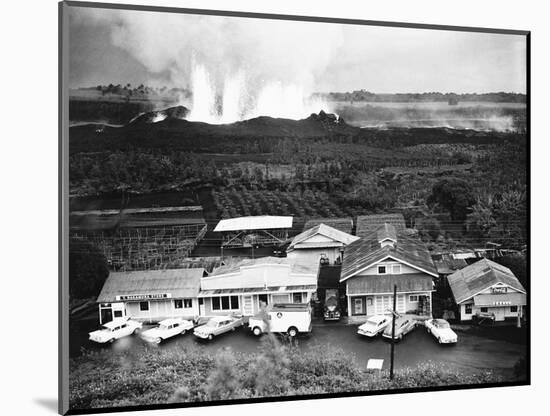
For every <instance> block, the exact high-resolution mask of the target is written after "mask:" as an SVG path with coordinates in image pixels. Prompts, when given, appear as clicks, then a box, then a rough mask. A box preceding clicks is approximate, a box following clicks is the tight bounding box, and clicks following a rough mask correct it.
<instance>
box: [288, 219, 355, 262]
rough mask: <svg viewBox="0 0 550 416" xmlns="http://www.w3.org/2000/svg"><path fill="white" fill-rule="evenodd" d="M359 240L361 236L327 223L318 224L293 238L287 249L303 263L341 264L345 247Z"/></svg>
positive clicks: (290, 257)
mask: <svg viewBox="0 0 550 416" xmlns="http://www.w3.org/2000/svg"><path fill="white" fill-rule="evenodd" d="M357 240H359V237H356V236H354V235H351V234H348V233H345V232H343V231H340V230H338V229H336V228H333V227H330V226H328V225H326V224H318V225H316V226H314V227H312V228H310V229H307V230H305V231H304V232H302V233H300V234H298V235H297V236H296V237H294V238H293V239H292V242H291V243H290V245H289V246H288V248H287V249H286V253H287V257H288V258H289V259H293V260H294V261H296V262H301V263H319V261H320V260H321V259H326V261H327V264H340V263H341V262H342V258H343V254H344V248H345V247H346V246H347V245H349V244H351V243H353V242H354V241H357Z"/></svg>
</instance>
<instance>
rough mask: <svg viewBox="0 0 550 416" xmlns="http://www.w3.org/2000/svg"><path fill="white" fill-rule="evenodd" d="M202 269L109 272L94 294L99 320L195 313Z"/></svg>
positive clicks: (150, 318)
mask: <svg viewBox="0 0 550 416" xmlns="http://www.w3.org/2000/svg"><path fill="white" fill-rule="evenodd" d="M203 275H204V269H202V268H196V269H170V270H142V271H129V272H111V273H110V274H109V277H107V280H106V281H105V283H104V284H103V288H102V289H101V292H100V294H99V296H98V298H97V303H98V304H99V320H100V323H104V322H107V321H110V320H112V319H114V318H132V319H137V320H141V321H147V322H158V321H161V320H163V319H166V318H176V317H185V318H194V317H196V316H198V315H199V305H198V301H197V299H198V298H197V297H198V294H199V289H200V279H201V277H202V276H203Z"/></svg>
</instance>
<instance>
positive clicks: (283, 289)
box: [199, 257, 319, 316]
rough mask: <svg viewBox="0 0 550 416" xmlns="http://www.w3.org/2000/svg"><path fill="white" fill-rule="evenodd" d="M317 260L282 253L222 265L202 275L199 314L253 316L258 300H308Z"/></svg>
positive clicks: (314, 286)
mask: <svg viewBox="0 0 550 416" xmlns="http://www.w3.org/2000/svg"><path fill="white" fill-rule="evenodd" d="M318 271H319V264H298V263H295V262H293V261H291V260H289V259H287V258H284V257H262V258H259V259H245V260H241V261H238V262H236V263H232V264H228V265H225V266H221V267H219V268H217V269H214V271H213V272H212V273H211V274H210V275H209V276H206V277H203V278H202V279H201V290H200V293H199V300H200V315H201V316H214V315H221V314H227V313H235V314H239V315H244V316H253V315H255V314H256V313H258V312H259V311H260V305H261V302H263V303H266V304H268V305H272V304H276V303H308V302H309V301H310V300H311V294H312V293H314V292H315V291H316V290H317V275H318Z"/></svg>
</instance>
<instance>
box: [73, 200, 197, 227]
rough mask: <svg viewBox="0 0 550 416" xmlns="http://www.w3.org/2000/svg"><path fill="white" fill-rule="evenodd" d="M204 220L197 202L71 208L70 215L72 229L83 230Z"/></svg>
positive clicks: (189, 222) (169, 224) (194, 222)
mask: <svg viewBox="0 0 550 416" xmlns="http://www.w3.org/2000/svg"><path fill="white" fill-rule="evenodd" d="M204 223H205V221H204V218H203V217H202V207H200V206H199V207H197V206H192V207H185V206H184V207H160V208H130V209H124V210H103V211H101V210H93V211H73V212H71V213H70V215H69V226H70V228H71V230H85V231H101V230H105V231H107V230H110V229H115V228H117V227H119V228H135V227H165V226H178V225H191V224H199V225H200V224H204Z"/></svg>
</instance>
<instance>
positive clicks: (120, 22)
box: [72, 8, 343, 123]
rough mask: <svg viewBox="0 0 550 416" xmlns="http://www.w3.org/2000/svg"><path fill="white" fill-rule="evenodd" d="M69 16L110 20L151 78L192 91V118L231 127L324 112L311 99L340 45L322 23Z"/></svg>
mask: <svg viewBox="0 0 550 416" xmlns="http://www.w3.org/2000/svg"><path fill="white" fill-rule="evenodd" d="M73 11H74V13H73V16H72V18H74V19H85V20H86V21H87V22H90V21H96V22H97V23H99V24H106V23H108V24H109V26H108V27H110V28H111V29H110V30H111V35H110V39H111V42H112V43H113V45H115V46H117V47H119V48H122V49H124V50H125V51H127V52H128V53H130V54H131V55H132V56H133V57H134V58H136V59H137V60H138V61H139V62H141V63H142V64H143V65H144V66H145V67H146V68H147V69H148V70H149V71H150V72H151V73H153V74H159V79H160V78H161V77H164V78H166V77H168V78H169V81H170V82H171V83H172V84H173V85H174V86H180V87H185V88H187V89H189V90H190V91H191V92H192V97H191V98H190V102H189V100H187V101H184V100H183V98H182V102H180V104H183V105H186V106H189V107H190V108H191V114H190V115H189V119H190V120H197V121H205V122H210V123H228V122H233V121H237V120H242V119H246V118H250V117H255V116H260V115H264V116H272V117H286V118H294V119H298V118H303V117H306V116H308V115H309V114H311V113H313V112H316V113H317V112H319V110H321V109H324V110H325V111H330V110H331V109H330V108H327V105H326V103H323V102H319V101H318V100H317V101H315V100H312V99H311V98H310V94H311V92H312V88H313V85H314V82H315V79H316V77H317V76H319V75H320V74H322V73H323V72H324V71H325V70H326V68H327V66H328V65H329V63H330V61H331V58H332V57H333V54H334V52H335V51H336V50H337V48H338V47H339V46H340V45H341V43H342V42H343V36H342V33H341V27H340V26H339V25H330V24H326V23H314V22H292V21H285V22H283V23H284V24H283V23H282V22H281V21H274V20H266V19H243V18H233V17H219V16H201V15H185V14H183V15H180V14H172V13H160V12H157V13H151V12H147V13H145V12H139V11H119V10H105V9H86V8H82V9H78V8H74V9H73Z"/></svg>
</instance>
